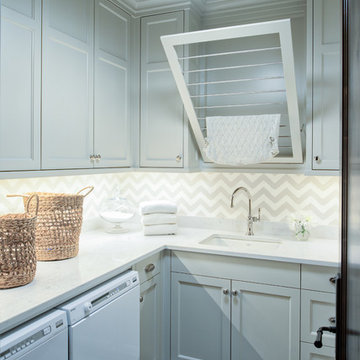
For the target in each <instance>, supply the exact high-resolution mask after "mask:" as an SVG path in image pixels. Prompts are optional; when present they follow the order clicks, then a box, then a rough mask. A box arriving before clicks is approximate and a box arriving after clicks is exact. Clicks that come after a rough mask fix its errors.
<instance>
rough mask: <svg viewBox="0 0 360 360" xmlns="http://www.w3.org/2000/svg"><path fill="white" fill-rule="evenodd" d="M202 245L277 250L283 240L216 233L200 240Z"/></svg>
mask: <svg viewBox="0 0 360 360" xmlns="http://www.w3.org/2000/svg"><path fill="white" fill-rule="evenodd" d="M199 244H201V245H214V246H220V247H226V248H229V249H230V248H232V249H237V250H249V251H259V250H275V249H277V248H278V247H279V246H280V245H281V241H279V240H276V239H270V238H262V237H257V236H246V235H243V236H241V235H219V234H214V235H211V236H209V237H207V238H206V239H204V240H201V241H200V242H199Z"/></svg>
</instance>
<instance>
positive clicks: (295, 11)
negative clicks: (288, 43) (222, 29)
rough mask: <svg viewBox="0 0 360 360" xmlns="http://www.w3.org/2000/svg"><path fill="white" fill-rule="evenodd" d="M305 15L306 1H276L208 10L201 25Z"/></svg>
mask: <svg viewBox="0 0 360 360" xmlns="http://www.w3.org/2000/svg"><path fill="white" fill-rule="evenodd" d="M305 15H306V3H305V2H304V1H298V0H295V1H276V2H272V3H267V4H261V5H251V6H246V7H241V8H239V7H238V8H232V9H230V8H227V9H223V10H220V9H218V10H217V11H216V12H214V11H213V10H212V11H208V12H206V13H205V14H204V17H203V27H204V29H208V28H213V27H218V26H231V25H239V24H247V23H252V22H259V21H268V20H274V19H285V18H291V19H294V18H303V17H305Z"/></svg>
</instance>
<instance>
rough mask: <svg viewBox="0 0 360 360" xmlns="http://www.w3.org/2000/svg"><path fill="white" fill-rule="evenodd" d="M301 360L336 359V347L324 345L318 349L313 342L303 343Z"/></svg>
mask: <svg viewBox="0 0 360 360" xmlns="http://www.w3.org/2000/svg"><path fill="white" fill-rule="evenodd" d="M301 360H335V348H332V347H327V346H323V347H322V348H321V349H317V348H316V347H315V346H314V345H313V344H308V343H304V342H303V343H301Z"/></svg>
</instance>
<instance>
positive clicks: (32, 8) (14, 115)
mask: <svg viewBox="0 0 360 360" xmlns="http://www.w3.org/2000/svg"><path fill="white" fill-rule="evenodd" d="M0 42H1V49H0V54H1V74H0V76H1V84H0V86H1V88H0V94H1V96H0V170H35V169H39V168H40V144H39V142H40V72H41V1H40V0H36V1H35V0H33V1H31V0H26V1H25V0H23V1H20V2H14V1H11V2H10V1H9V0H7V1H4V2H3V3H2V6H1V40H0Z"/></svg>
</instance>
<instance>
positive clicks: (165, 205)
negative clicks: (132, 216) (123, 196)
mask: <svg viewBox="0 0 360 360" xmlns="http://www.w3.org/2000/svg"><path fill="white" fill-rule="evenodd" d="M140 213H141V216H142V223H143V225H144V235H170V234H176V232H177V223H176V213H177V205H176V204H175V203H174V202H172V201H167V200H153V201H143V202H141V203H140Z"/></svg>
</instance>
